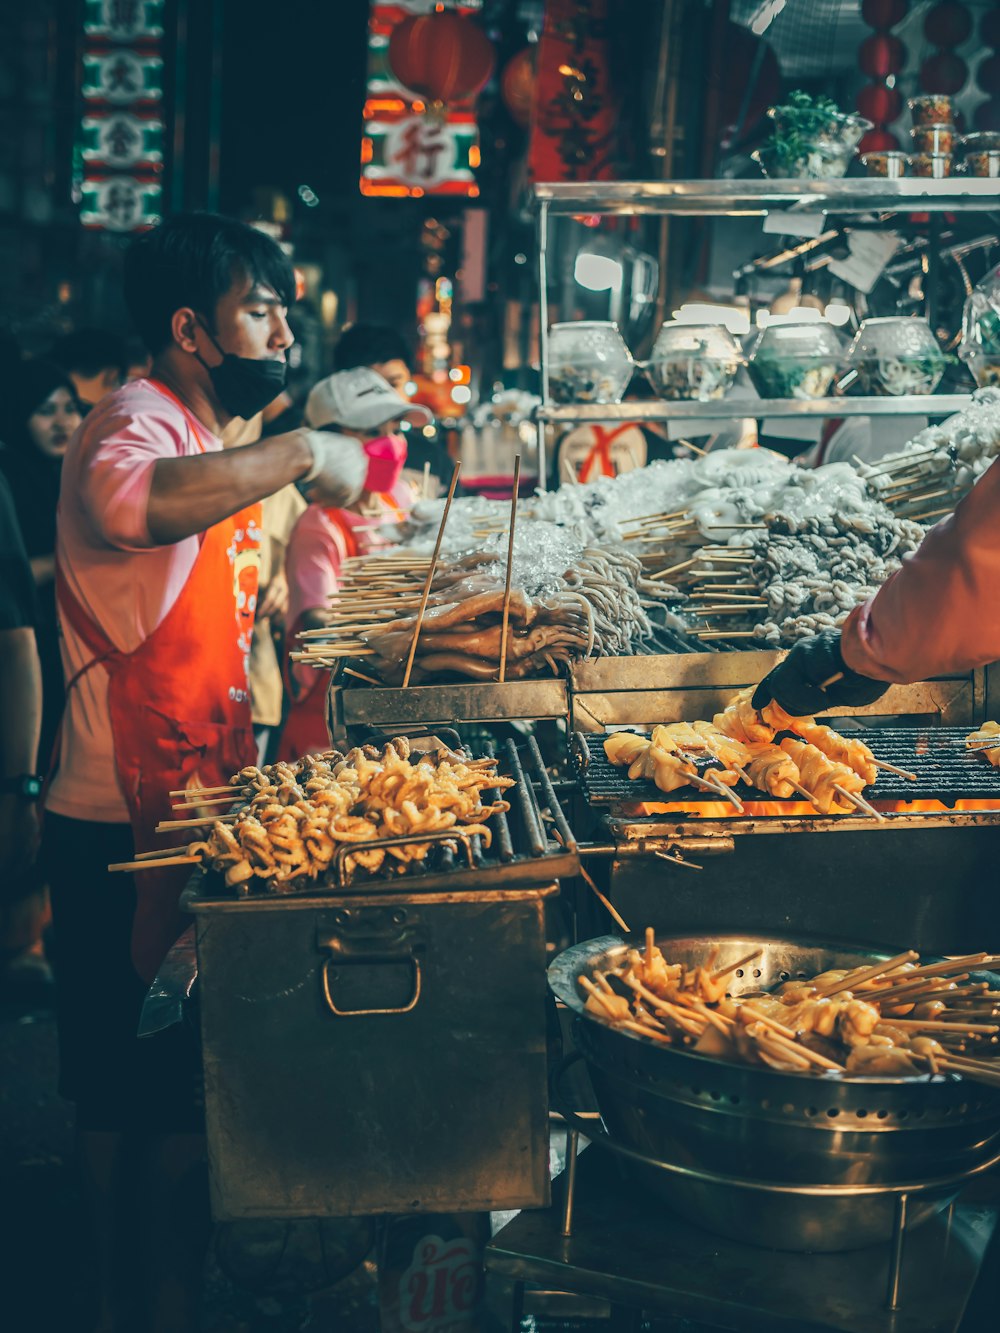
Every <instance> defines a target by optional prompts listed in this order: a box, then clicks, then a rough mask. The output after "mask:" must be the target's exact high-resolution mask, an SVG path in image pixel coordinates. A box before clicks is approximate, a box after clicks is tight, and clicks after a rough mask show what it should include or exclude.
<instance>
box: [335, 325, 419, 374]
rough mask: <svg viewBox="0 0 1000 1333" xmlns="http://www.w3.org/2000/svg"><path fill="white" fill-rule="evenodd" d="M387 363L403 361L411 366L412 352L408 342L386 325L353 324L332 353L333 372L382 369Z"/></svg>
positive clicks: (345, 331)
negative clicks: (369, 368)
mask: <svg viewBox="0 0 1000 1333" xmlns="http://www.w3.org/2000/svg"><path fill="white" fill-rule="evenodd" d="M386 361H403V362H405V364H406V365H409V364H410V349H409V348H408V347H407V345H406V340H405V339H404V338H403V337H402V336H401V335H400V334H398V333H397V332H396V330H395V329H391V328H389V327H388V326H387V325H385V324H351V325H350V326H349V327H348V328H346V329H345V330H344V332H343V333H342V334H341V335H340V338H339V339H338V341H337V345H336V347H335V348H334V349H333V368H334V370H354V369H355V367H357V366H381V365H383V364H384V363H385V362H386Z"/></svg>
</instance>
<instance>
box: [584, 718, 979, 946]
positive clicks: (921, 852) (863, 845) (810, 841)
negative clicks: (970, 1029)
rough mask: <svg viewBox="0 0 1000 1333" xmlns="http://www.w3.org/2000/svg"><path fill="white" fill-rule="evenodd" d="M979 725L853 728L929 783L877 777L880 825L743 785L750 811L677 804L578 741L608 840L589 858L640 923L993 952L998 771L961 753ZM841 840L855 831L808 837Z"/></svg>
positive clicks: (686, 799)
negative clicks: (597, 860) (600, 863)
mask: <svg viewBox="0 0 1000 1333" xmlns="http://www.w3.org/2000/svg"><path fill="white" fill-rule="evenodd" d="M968 731H969V728H968V727H948V726H930V725H925V726H919V727H910V726H880V727H870V728H865V729H864V730H862V731H852V732H851V733H850V734H852V735H858V736H861V737H863V739H864V741H865V743H866V744H867V745H868V746H869V747H870V748H871V749H872V751H873V753H874V754H875V756H876V758H879V759H884V760H886V761H887V762H889V763H894V764H896V765H898V766H899V767H901V768H905V769H908V770H909V771H911V772H915V773H916V774H917V781H916V782H911V781H910V780H909V779H907V778H901V777H898V776H896V775H895V774H892V773H889V772H886V771H884V770H880V772H879V776H878V781H877V782H876V783H875V785H874V787H872V788H869V789H868V791H867V793H866V796H867V799H869V800H870V801H871V802H872V803H873V804H874V805H875V807H876V808H877V809H881V810H882V811H883V812H884V813H885V822H884V823H879V822H877V821H876V820H874V819H873V818H872V817H871V816H867V815H861V814H858V815H853V814H852V815H830V816H823V815H819V814H817V813H816V812H814V811H812V810H811V809H810V807H809V806H808V805H806V804H803V803H801V802H798V801H794V800H793V801H780V800H776V799H775V798H774V797H771V796H768V795H766V794H765V793H763V792H760V793H753V792H749V791H746V790H745V789H744V788H743V787H742V786H741V787H740V788H738V789H737V790H738V791H739V793H740V796H741V799H742V800H744V801H745V802H746V810H745V813H744V814H743V815H738V814H737V813H736V811H735V809H734V808H733V807H731V806H729V805H727V804H724V803H720V802H721V800H722V798H721V797H720V798H719V801H712V802H707V801H706V795H705V793H704V792H703V791H699V790H697V789H696V788H694V787H687V788H683V789H680V790H678V791H676V792H671V793H669V794H665V793H663V792H661V791H659V789H658V788H656V787H655V786H654V785H653V784H652V783H644V782H632V781H630V779H629V778H628V776H627V772H626V771H625V770H623V769H620V768H616V767H615V766H614V765H612V764H610V763H609V762H608V760H607V757H606V756H605V754H604V747H603V744H602V741H603V735H601V734H593V733H590V734H587V735H583V734H581V733H577V734H576V735H575V737H574V743H573V750H574V755H575V761H576V771H577V775H578V781H579V784H580V791H581V794H582V797H583V798H584V800H585V802H586V805H587V806H588V807H589V808H590V809H591V811H592V812H593V815H594V816H595V817H596V828H595V836H596V842H595V843H594V844H592V845H591V846H590V847H589V849H588V848H587V847H585V848H584V852H585V853H588V852H589V855H591V856H596V857H602V858H604V859H605V860H606V861H607V863H608V868H607V888H608V892H609V895H610V897H611V899H612V901H613V902H614V904H615V906H616V907H617V908H618V910H619V911H620V912H621V914H622V915H623V917H624V918H625V919H626V920H627V921H628V922H629V923H630V924H631V925H633V926H635V927H638V926H644V925H653V926H655V927H656V928H657V929H660V930H664V931H670V932H685V931H701V930H706V931H708V930H720V931H731V930H748V931H753V932H756V931H764V932H773V933H782V932H785V931H788V930H795V931H799V932H802V933H803V934H807V935H810V936H814V937H816V938H821V939H829V940H836V939H846V940H854V941H858V942H861V943H863V944H867V945H870V946H872V947H876V946H881V945H884V944H893V943H895V942H897V941H899V940H902V941H904V942H905V943H906V944H912V946H913V947H914V948H917V949H921V950H923V951H935V950H936V951H940V952H945V953H962V952H972V951H974V950H976V949H979V948H995V947H998V946H1000V907H998V905H997V904H996V902H995V895H993V894H992V893H990V892H987V891H986V886H988V885H990V884H992V883H993V881H994V876H995V860H996V855H997V848H998V846H1000V839H998V833H997V828H998V826H1000V771H998V770H997V769H994V768H992V767H991V766H990V765H989V764H988V763H987V762H986V760H985V759H984V758H983V757H982V756H981V755H976V754H973V753H971V752H970V751H968V750H967V749H966V748H965V746H964V738H965V736H966V735H968ZM921 807H923V808H921ZM578 823H579V821H578ZM830 833H836V834H838V835H843V836H838V837H837V838H835V839H832V840H831V839H830V838H828V837H825V836H813V837H803V836H802V835H803V834H814V835H816V834H830ZM696 870H697V871H698V872H700V873H695V871H696ZM595 873H597V874H598V875H599V876H601V875H603V874H604V871H603V870H596V867H595Z"/></svg>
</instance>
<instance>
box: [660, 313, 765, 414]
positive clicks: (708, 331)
mask: <svg viewBox="0 0 1000 1333" xmlns="http://www.w3.org/2000/svg"><path fill="white" fill-rule="evenodd" d="M741 365H743V354H742V352H741V351H740V348H739V344H738V343H737V342H736V339H735V338H734V337H733V335H732V334H731V333H730V332H729V330H728V329H727V328H725V327H724V326H723V325H722V324H677V323H674V322H673V321H668V322H667V323H666V324H664V325H663V326H662V328H661V329H660V332H659V333H658V334H657V336H656V342H655V343H654V344H653V350H652V352H651V353H650V357H649V360H648V361H647V362H646V364H645V370H646V375H647V377H648V379H649V382H650V384H652V386H653V388H654V389H655V390H656V395H657V397H658V398H665V399H667V400H669V401H676V400H678V399H690V400H693V401H694V402H698V403H708V402H711V401H713V400H714V399H717V398H722V397H724V396H725V395H726V394H727V393H728V392H729V390H730V389H731V388H732V386H733V381H734V380H735V378H736V374H737V372H738V371H739V368H740V366H741Z"/></svg>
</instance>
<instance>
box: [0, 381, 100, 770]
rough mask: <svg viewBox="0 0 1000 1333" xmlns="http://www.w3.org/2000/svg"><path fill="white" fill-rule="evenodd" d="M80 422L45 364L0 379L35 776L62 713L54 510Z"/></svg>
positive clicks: (0, 455) (1, 437)
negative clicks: (31, 690) (37, 706)
mask: <svg viewBox="0 0 1000 1333" xmlns="http://www.w3.org/2000/svg"><path fill="white" fill-rule="evenodd" d="M82 420H83V416H82V413H81V410H80V404H79V402H78V401H77V397H76V392H75V390H74V388H73V383H72V381H71V380H70V378H69V376H68V374H67V373H66V371H64V370H63V369H62V367H61V366H57V365H55V364H54V363H53V362H50V361H41V360H33V361H21V362H17V363H14V364H11V365H9V366H8V367H7V368H6V373H4V374H3V375H2V376H0V445H2V448H0V468H2V469H3V472H4V475H5V477H6V478H7V482H8V484H9V486H10V489H11V494H12V495H13V498H14V510H15V513H16V514H17V519H18V523H19V524H20V528H21V533H22V535H23V537H24V544H25V547H26V548H27V552H28V558H29V560H30V561H31V572H32V575H33V576H34V580H35V590H36V598H37V604H38V619H37V622H36V634H37V637H38V652H39V656H40V657H41V663H42V733H41V740H40V742H39V747H38V756H37V763H36V771H38V772H41V773H44V772H45V771H46V770H47V769H48V764H49V758H50V756H51V753H52V746H53V743H54V741H55V736H56V731H57V729H58V726H59V718H60V716H61V715H62V706H63V669H62V660H61V657H60V653H59V637H58V632H57V622H56V596H55V544H56V506H57V504H58V502H59V479H60V475H61V472H62V460H63V455H64V454H65V452H66V446H67V445H68V444H69V442H70V438H71V437H72V435H73V433H74V431H75V430H76V428H77V427H78V426H79V424H80V422H81V421H82Z"/></svg>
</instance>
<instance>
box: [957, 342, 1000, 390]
mask: <svg viewBox="0 0 1000 1333" xmlns="http://www.w3.org/2000/svg"><path fill="white" fill-rule="evenodd" d="M963 360H964V361H965V362H966V364H967V365H968V367H969V372H970V374H971V375H972V378H973V379H974V380H975V381H976V387H977V388H979V389H988V388H991V387H1000V356H990V355H989V354H988V353H986V352H979V351H973V352H970V353H969V354H968V355H967V356H965V357H963Z"/></svg>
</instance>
